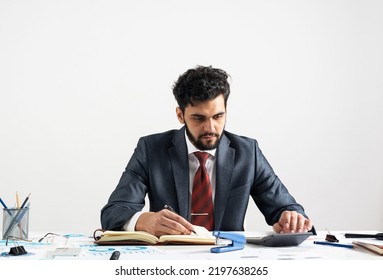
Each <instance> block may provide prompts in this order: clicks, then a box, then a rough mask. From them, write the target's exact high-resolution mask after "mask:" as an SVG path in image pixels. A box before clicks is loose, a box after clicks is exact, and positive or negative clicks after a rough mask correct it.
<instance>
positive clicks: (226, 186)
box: [214, 135, 235, 229]
mask: <svg viewBox="0 0 383 280" xmlns="http://www.w3.org/2000/svg"><path fill="white" fill-rule="evenodd" d="M229 144H230V140H229V139H228V138H227V137H226V136H225V135H223V136H222V139H221V142H220V144H219V146H218V148H217V158H216V186H215V198H214V224H215V225H214V227H215V228H216V229H217V228H220V226H221V223H222V218H223V214H224V212H225V206H226V204H227V200H228V198H229V193H230V182H231V176H232V173H233V168H234V156H235V151H234V149H232V148H230V147H229Z"/></svg>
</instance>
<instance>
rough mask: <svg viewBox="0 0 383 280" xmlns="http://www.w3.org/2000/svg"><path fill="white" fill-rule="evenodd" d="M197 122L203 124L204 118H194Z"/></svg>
mask: <svg viewBox="0 0 383 280" xmlns="http://www.w3.org/2000/svg"><path fill="white" fill-rule="evenodd" d="M193 119H194V120H195V121H198V122H202V121H203V120H204V118H203V117H193Z"/></svg>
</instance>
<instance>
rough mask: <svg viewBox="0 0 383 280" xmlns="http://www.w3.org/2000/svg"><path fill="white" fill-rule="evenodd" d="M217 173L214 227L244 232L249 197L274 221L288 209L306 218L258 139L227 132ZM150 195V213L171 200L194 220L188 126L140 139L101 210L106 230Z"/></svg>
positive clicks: (218, 156)
mask: <svg viewBox="0 0 383 280" xmlns="http://www.w3.org/2000/svg"><path fill="white" fill-rule="evenodd" d="M216 176H217V178H216V191H215V199H214V223H215V225H214V229H215V230H224V231H242V230H244V225H243V224H244V219H245V214H246V210H247V206H248V202H249V197H250V196H251V197H252V198H253V200H254V202H255V203H256V205H257V206H258V208H259V210H260V211H261V212H262V214H263V215H264V217H265V220H266V222H267V223H268V224H269V225H272V224H274V223H275V222H277V221H278V219H279V216H280V214H281V213H282V212H283V211H284V210H295V211H297V212H299V213H302V214H303V215H304V216H306V215H305V213H304V209H303V207H302V206H301V205H300V204H298V203H297V202H296V201H295V199H294V198H293V197H292V196H291V195H290V194H289V192H288V190H287V189H286V187H285V186H284V185H283V184H282V182H281V181H280V180H279V178H278V177H277V176H276V174H275V173H274V171H273V169H272V168H271V166H270V164H269V163H268V162H267V160H266V158H265V157H264V156H263V154H262V152H261V150H260V149H259V147H258V143H257V141H256V140H255V139H250V138H247V137H243V136H238V135H235V134H232V133H229V132H227V131H224V132H223V136H222V138H221V141H220V144H219V146H218V147H217V151H216ZM146 195H148V197H149V203H150V207H149V208H150V211H154V212H157V211H160V210H161V209H163V207H164V205H165V204H168V205H171V206H172V207H173V208H174V210H175V211H176V212H177V213H178V214H180V215H181V216H183V217H184V218H186V219H187V220H189V221H190V200H191V195H190V191H189V166H188V155H187V146H186V141H185V127H183V128H182V129H180V130H170V131H167V132H164V133H159V134H153V135H149V136H145V137H142V138H140V139H139V141H138V144H137V147H136V149H135V150H134V153H133V155H132V157H131V159H130V161H129V163H128V165H127V167H126V169H125V171H124V172H123V174H122V176H121V178H120V181H119V183H118V185H117V187H116V189H115V190H114V191H113V192H112V194H111V195H110V197H109V200H108V203H107V204H106V205H105V206H104V207H103V208H102V210H101V226H102V228H103V229H110V230H122V227H123V225H124V224H125V223H126V222H127V221H128V220H129V219H130V218H131V217H132V216H133V215H134V214H135V213H136V212H138V211H140V210H142V208H143V207H144V205H145V196H146ZM306 217H307V216H306Z"/></svg>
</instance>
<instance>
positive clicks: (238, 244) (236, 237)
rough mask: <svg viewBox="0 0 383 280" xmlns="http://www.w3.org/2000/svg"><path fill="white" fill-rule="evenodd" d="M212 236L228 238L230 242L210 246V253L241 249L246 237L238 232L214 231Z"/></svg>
mask: <svg viewBox="0 0 383 280" xmlns="http://www.w3.org/2000/svg"><path fill="white" fill-rule="evenodd" d="M213 236H215V237H216V238H221V239H228V240H230V241H231V244H228V245H226V246H219V247H214V248H211V249H210V252H212V253H224V252H230V251H235V250H242V249H243V248H244V247H245V243H246V237H245V236H244V235H242V234H240V233H231V232H222V231H214V232H213Z"/></svg>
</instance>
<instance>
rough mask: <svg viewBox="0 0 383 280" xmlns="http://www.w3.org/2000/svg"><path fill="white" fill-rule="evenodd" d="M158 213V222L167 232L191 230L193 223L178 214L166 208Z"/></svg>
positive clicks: (181, 232)
mask: <svg viewBox="0 0 383 280" xmlns="http://www.w3.org/2000/svg"><path fill="white" fill-rule="evenodd" d="M159 213H160V214H161V215H162V217H161V219H160V223H161V225H162V226H164V227H165V228H163V230H166V232H167V233H168V234H190V233H191V232H192V231H193V225H192V224H191V223H189V222H188V221H186V220H185V219H184V218H183V217H181V216H180V215H178V214H176V213H174V212H171V211H169V210H166V209H165V210H161V211H160V212H159ZM166 228H167V229H166Z"/></svg>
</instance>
